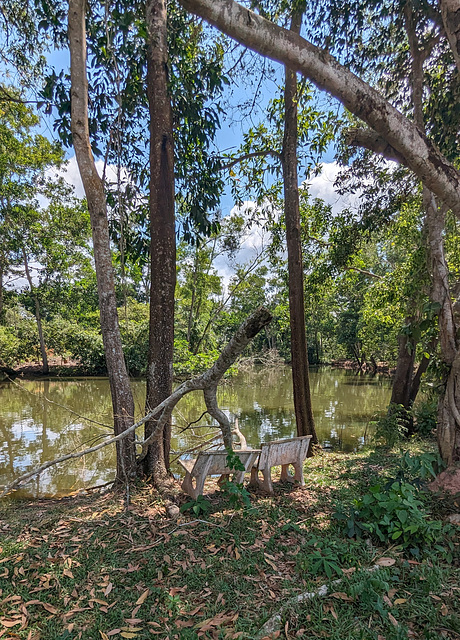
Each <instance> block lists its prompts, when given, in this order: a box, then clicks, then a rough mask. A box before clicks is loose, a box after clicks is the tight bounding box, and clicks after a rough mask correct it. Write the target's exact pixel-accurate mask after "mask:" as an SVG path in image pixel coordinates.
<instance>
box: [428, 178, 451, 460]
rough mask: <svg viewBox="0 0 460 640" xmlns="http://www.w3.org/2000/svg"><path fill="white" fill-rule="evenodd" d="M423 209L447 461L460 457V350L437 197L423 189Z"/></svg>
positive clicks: (440, 433) (442, 448) (440, 439)
mask: <svg viewBox="0 0 460 640" xmlns="http://www.w3.org/2000/svg"><path fill="white" fill-rule="evenodd" d="M423 201H424V206H425V211H426V228H427V236H428V238H427V241H428V260H429V265H428V268H429V271H430V276H431V282H432V286H431V292H430V298H431V300H432V301H433V302H437V303H438V304H439V307H440V309H439V343H440V347H441V360H442V362H443V364H444V366H445V369H446V370H447V371H448V373H447V377H446V380H445V391H444V394H443V396H442V397H441V399H440V401H439V406H438V427H437V437H438V446H439V451H440V453H441V456H442V458H443V460H444V461H445V462H446V463H447V464H451V463H452V462H453V461H456V460H458V459H460V413H459V410H458V407H460V351H459V345H458V342H457V327H456V325H455V319H454V311H453V307H452V299H451V295H450V287H449V270H448V266H447V262H446V259H445V255H444V246H443V238H442V231H443V228H444V220H443V216H442V215H441V212H440V211H439V210H438V207H437V206H436V200H435V198H434V196H433V194H432V193H430V192H429V191H428V189H424V190H423Z"/></svg>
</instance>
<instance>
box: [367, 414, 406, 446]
mask: <svg viewBox="0 0 460 640" xmlns="http://www.w3.org/2000/svg"><path fill="white" fill-rule="evenodd" d="M410 422H411V416H410V412H409V411H407V409H405V408H404V407H403V406H402V405H401V404H390V405H389V407H388V411H387V413H386V415H385V416H383V417H382V418H380V419H379V420H378V421H377V422H376V423H375V434H374V440H375V441H376V442H383V443H384V444H386V445H387V446H389V447H393V446H394V445H395V444H396V443H397V442H399V441H400V440H402V439H403V438H405V437H406V436H407V433H408V428H409V425H410Z"/></svg>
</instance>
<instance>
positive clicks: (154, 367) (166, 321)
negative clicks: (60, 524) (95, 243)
mask: <svg viewBox="0 0 460 640" xmlns="http://www.w3.org/2000/svg"><path fill="white" fill-rule="evenodd" d="M146 19H147V30H148V48H147V95H148V100H149V113H150V242H151V245H150V260H151V281H150V334H149V355H148V366H147V398H146V409H147V411H149V409H150V408H151V407H155V406H157V405H158V404H159V403H160V402H161V401H162V400H164V399H165V398H167V397H168V396H169V395H170V394H171V391H172V379H173V350H174V290H175V286H176V235H175V219H174V147H173V127H172V110H171V100H170V96H169V90H168V77H167V68H168V66H167V65H168V44H167V37H166V35H167V32H166V20H167V12H166V2H165V0H147V3H146ZM155 424H156V421H155V420H151V421H150V422H148V423H147V424H146V427H145V437H146V438H148V436H149V435H150V434H151V433H152V431H153V430H154V428H155ZM170 441H171V423H170V421H169V420H168V422H167V423H166V424H165V425H164V427H163V429H162V430H161V432H160V433H158V435H157V437H156V438H155V441H154V442H153V443H152V444H151V445H150V447H149V451H148V454H147V456H146V457H145V459H144V473H146V474H147V475H150V476H152V477H153V480H154V482H161V480H162V479H163V478H165V476H166V474H167V471H168V470H169V449H170Z"/></svg>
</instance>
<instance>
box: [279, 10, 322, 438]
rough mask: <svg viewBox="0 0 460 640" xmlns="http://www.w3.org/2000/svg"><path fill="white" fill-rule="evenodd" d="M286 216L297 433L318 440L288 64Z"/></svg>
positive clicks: (292, 77) (297, 16) (293, 84)
mask: <svg viewBox="0 0 460 640" xmlns="http://www.w3.org/2000/svg"><path fill="white" fill-rule="evenodd" d="M301 23H302V13H301V12H299V11H296V12H295V13H294V15H293V16H292V21H291V31H295V32H297V33H298V32H299V31H300V26H301ZM281 157H282V163H283V183H284V217H285V222H286V244H287V254H288V276H289V285H288V287H289V317H290V325H291V360H292V386H293V391H294V409H295V417H296V424H297V435H298V436H306V435H312V436H313V442H318V438H317V436H316V431H315V422H314V419H313V410H312V406H311V395H310V378H309V371H308V349H307V338H306V335H305V302H304V283H303V265H302V244H301V239H300V204H299V184H298V177H297V75H296V73H295V72H294V71H291V70H290V69H288V68H287V67H286V70H285V88H284V139H283V150H282V154H281Z"/></svg>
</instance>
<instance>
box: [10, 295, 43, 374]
mask: <svg viewBox="0 0 460 640" xmlns="http://www.w3.org/2000/svg"><path fill="white" fill-rule="evenodd" d="M5 325H7V327H8V329H7V330H8V332H9V334H10V336H14V337H15V338H16V339H17V343H16V344H17V347H16V353H15V354H14V360H16V362H24V361H27V360H33V359H34V358H38V357H39V352H40V345H39V341H38V331H37V322H36V320H35V317H34V316H33V315H32V314H31V313H29V312H28V311H26V309H24V308H23V307H21V306H20V305H17V306H15V307H10V308H8V309H6V311H5ZM10 355H11V354H10Z"/></svg>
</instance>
